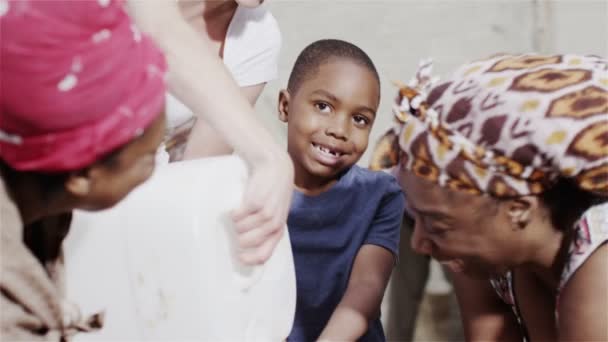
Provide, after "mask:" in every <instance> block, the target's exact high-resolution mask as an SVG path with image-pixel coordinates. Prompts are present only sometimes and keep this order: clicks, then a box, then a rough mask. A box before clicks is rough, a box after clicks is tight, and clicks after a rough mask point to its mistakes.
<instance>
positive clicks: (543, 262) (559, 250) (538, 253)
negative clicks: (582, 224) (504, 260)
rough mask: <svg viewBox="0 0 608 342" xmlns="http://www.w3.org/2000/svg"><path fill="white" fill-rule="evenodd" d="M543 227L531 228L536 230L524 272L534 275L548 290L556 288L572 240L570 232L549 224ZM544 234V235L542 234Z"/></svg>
mask: <svg viewBox="0 0 608 342" xmlns="http://www.w3.org/2000/svg"><path fill="white" fill-rule="evenodd" d="M545 223H546V225H545V224H543V226H544V227H539V226H531V227H529V228H530V229H531V230H536V232H535V234H534V235H536V238H535V239H534V240H533V241H534V242H533V243H531V244H530V246H529V248H528V250H530V251H532V252H531V253H530V256H529V258H528V259H529V262H527V263H526V265H525V266H524V267H525V269H526V270H528V271H529V272H532V273H534V274H535V275H536V276H537V277H538V279H539V280H540V281H541V282H542V283H543V284H544V285H545V286H547V287H548V288H556V287H557V286H558V284H559V280H560V277H561V274H562V271H563V268H564V265H565V263H566V258H567V255H568V249H569V247H570V242H571V238H572V236H571V235H572V234H569V233H567V232H570V231H571V230H566V231H564V230H561V229H558V228H557V227H554V226H553V225H552V224H550V223H549V222H545ZM543 232H544V233H543Z"/></svg>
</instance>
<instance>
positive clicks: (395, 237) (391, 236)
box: [363, 177, 405, 257]
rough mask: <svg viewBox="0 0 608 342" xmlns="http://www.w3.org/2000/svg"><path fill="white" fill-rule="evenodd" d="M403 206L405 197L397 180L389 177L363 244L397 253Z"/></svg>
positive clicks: (396, 254)
mask: <svg viewBox="0 0 608 342" xmlns="http://www.w3.org/2000/svg"><path fill="white" fill-rule="evenodd" d="M404 207H405V197H404V195H403V191H401V188H400V187H399V185H398V184H397V181H396V180H395V179H394V178H393V177H390V180H389V181H387V186H386V191H385V193H384V196H383V197H382V199H381V200H380V204H379V206H378V209H377V210H376V214H375V215H374V219H373V221H372V226H371V228H370V230H369V233H368V235H367V238H366V239H365V241H364V242H363V243H364V244H372V245H378V246H381V247H384V248H386V249H388V250H389V251H391V252H392V253H393V254H394V255H395V257H397V256H398V255H399V235H400V229H401V220H402V219H403V211H404V209H405V208H404Z"/></svg>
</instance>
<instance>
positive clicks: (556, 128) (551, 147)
mask: <svg viewBox="0 0 608 342" xmlns="http://www.w3.org/2000/svg"><path fill="white" fill-rule="evenodd" d="M430 67H431V64H430V63H423V64H422V65H421V69H420V70H419V72H418V74H417V76H416V78H415V79H413V80H412V82H411V83H410V84H409V85H407V86H405V85H404V86H402V87H401V89H400V91H399V95H398V98H397V104H396V106H395V109H394V112H395V115H396V119H397V122H398V125H397V126H396V127H395V129H394V130H392V131H390V132H389V133H387V135H385V137H384V138H383V140H382V142H381V144H379V145H378V146H379V148H380V149H381V150H378V151H377V153H376V155H375V156H374V158H373V160H374V162H373V165H381V166H380V167H383V166H384V167H385V166H390V165H391V164H396V163H399V165H400V167H401V170H408V171H411V172H413V173H414V174H416V175H417V176H418V177H421V178H424V179H427V180H429V181H432V182H435V183H438V184H439V185H441V186H444V187H447V188H449V189H453V190H459V191H465V192H468V193H472V194H482V193H487V194H491V195H492V196H495V197H515V196H522V195H531V194H532V195H533V194H539V193H542V192H544V191H545V190H546V189H548V188H549V187H551V186H552V184H553V183H554V182H555V181H556V180H557V179H558V178H571V179H573V180H574V181H575V182H576V183H577V184H578V186H579V187H580V188H581V189H583V190H585V191H589V192H592V193H595V194H597V195H600V196H608V64H607V62H606V60H605V59H602V58H600V57H596V56H579V55H555V56H542V55H535V54H527V55H500V56H493V57H490V58H488V59H484V60H478V61H475V62H472V63H469V64H466V65H464V66H462V67H460V68H458V69H457V70H456V72H455V73H454V74H453V75H452V76H451V77H450V78H449V79H447V80H446V81H444V82H442V83H441V84H439V85H437V86H434V85H433V83H434V82H433V81H432V79H431V78H430V76H429V74H430ZM377 167H378V166H377Z"/></svg>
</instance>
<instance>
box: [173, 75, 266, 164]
mask: <svg viewBox="0 0 608 342" xmlns="http://www.w3.org/2000/svg"><path fill="white" fill-rule="evenodd" d="M265 85H266V83H261V84H256V85H252V86H248V87H241V92H242V93H243V95H244V96H245V98H246V99H247V101H249V103H250V104H251V105H252V106H254V105H255V103H256V101H257V100H258V98H259V97H260V94H261V93H262V91H263V90H264V86H265ZM232 151H233V149H232V147H231V146H230V144H228V143H227V142H226V140H225V139H224V138H223V137H222V135H220V134H218V133H217V132H216V131H215V130H214V129H213V128H212V127H211V126H210V125H209V124H208V123H206V122H205V121H203V120H200V119H199V120H197V121H196V124H195V125H194V127H193V128H192V132H191V133H190V137H189V138H188V145H187V146H186V151H185V153H184V159H196V158H203V157H210V156H220V155H225V154H230V153H232Z"/></svg>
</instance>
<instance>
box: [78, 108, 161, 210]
mask: <svg viewBox="0 0 608 342" xmlns="http://www.w3.org/2000/svg"><path fill="white" fill-rule="evenodd" d="M164 133H165V115H164V114H161V115H159V116H158V118H156V119H155V120H154V121H153V122H152V123H151V124H150V125H149V126H148V128H146V130H145V131H144V133H143V134H142V135H141V136H139V137H138V138H135V139H134V140H133V141H131V142H130V143H128V144H127V145H125V146H124V147H122V148H121V149H120V150H119V151H117V152H114V153H113V154H112V155H111V157H109V158H107V159H106V160H102V161H98V162H96V163H95V164H93V165H91V166H90V167H89V168H88V169H86V170H85V171H84V172H85V173H86V177H87V179H88V181H89V184H90V185H89V190H88V192H87V193H86V196H84V197H83V198H82V200H81V201H80V202H81V203H80V205H79V206H78V207H79V208H81V209H86V210H101V209H105V208H109V207H112V206H114V205H115V204H116V203H118V202H119V201H121V200H122V199H123V198H124V197H126V196H127V194H129V192H131V190H133V189H134V188H135V187H137V186H138V185H140V184H141V183H143V182H144V181H146V180H147V179H148V178H149V177H150V176H151V175H152V172H153V171H154V166H155V158H156V150H157V149H158V146H159V145H160V143H161V142H162V139H163V137H164Z"/></svg>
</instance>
